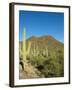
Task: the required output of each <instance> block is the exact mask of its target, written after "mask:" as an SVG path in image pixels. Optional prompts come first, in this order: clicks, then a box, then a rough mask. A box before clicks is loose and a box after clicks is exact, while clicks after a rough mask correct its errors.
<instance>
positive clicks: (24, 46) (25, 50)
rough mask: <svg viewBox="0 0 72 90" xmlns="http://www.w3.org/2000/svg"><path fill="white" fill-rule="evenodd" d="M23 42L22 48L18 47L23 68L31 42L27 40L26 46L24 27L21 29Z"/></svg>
mask: <svg viewBox="0 0 72 90" xmlns="http://www.w3.org/2000/svg"><path fill="white" fill-rule="evenodd" d="M22 37H23V42H22V50H21V49H20V54H21V56H22V62H23V64H24V68H25V61H26V60H27V58H26V57H27V55H28V54H29V52H30V48H31V42H30V41H29V43H28V47H27V48H26V30H25V28H24V30H23V36H22Z"/></svg>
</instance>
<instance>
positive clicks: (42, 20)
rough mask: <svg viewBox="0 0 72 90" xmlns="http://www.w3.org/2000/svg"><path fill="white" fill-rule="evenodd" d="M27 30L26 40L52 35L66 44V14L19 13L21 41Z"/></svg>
mask: <svg viewBox="0 0 72 90" xmlns="http://www.w3.org/2000/svg"><path fill="white" fill-rule="evenodd" d="M24 28H26V38H29V37H31V36H37V37H39V36H43V35H51V36H53V37H54V38H55V39H57V40H59V41H61V42H64V13H57V12H35V11H19V40H20V41H22V32H23V29H24Z"/></svg>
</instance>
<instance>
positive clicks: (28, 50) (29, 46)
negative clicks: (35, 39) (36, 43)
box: [26, 42, 31, 55]
mask: <svg viewBox="0 0 72 90" xmlns="http://www.w3.org/2000/svg"><path fill="white" fill-rule="evenodd" d="M30 48H31V42H29V44H28V49H27V51H26V55H28V54H29V52H30Z"/></svg>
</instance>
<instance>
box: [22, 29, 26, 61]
mask: <svg viewBox="0 0 72 90" xmlns="http://www.w3.org/2000/svg"><path fill="white" fill-rule="evenodd" d="M23 60H24V61H25V60H26V30H25V28H24V31H23Z"/></svg>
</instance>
